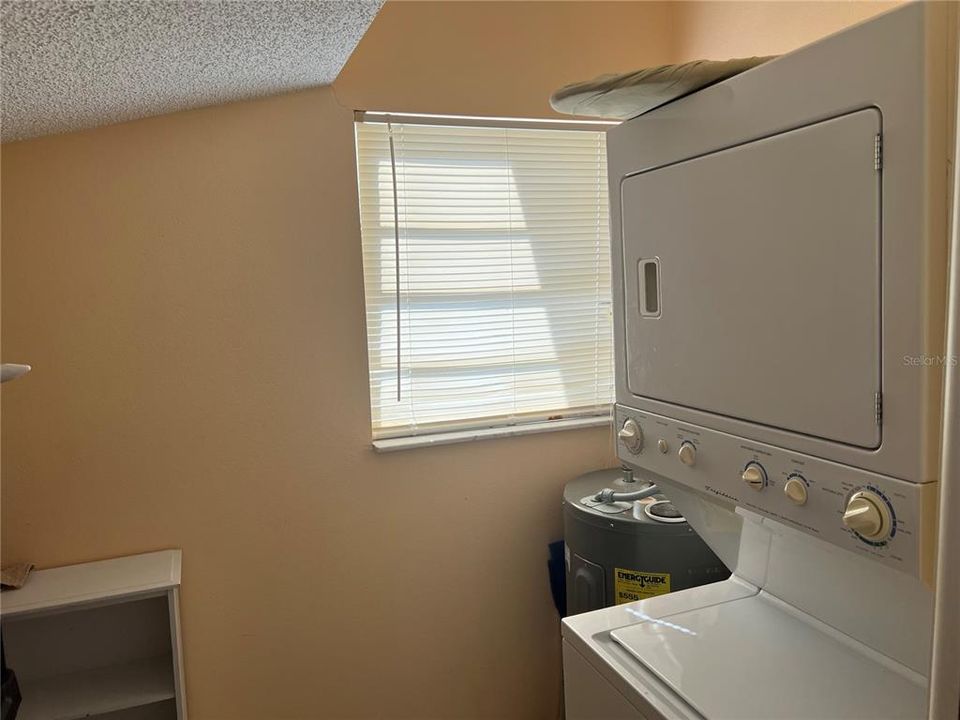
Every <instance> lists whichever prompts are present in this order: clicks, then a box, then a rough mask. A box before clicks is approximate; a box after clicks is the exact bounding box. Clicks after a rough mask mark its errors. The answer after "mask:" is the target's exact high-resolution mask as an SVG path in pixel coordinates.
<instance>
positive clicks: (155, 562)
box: [0, 550, 180, 620]
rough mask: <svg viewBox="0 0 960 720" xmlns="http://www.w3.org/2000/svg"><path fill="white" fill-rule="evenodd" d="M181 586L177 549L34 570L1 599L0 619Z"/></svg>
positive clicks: (94, 603)
mask: <svg viewBox="0 0 960 720" xmlns="http://www.w3.org/2000/svg"><path fill="white" fill-rule="evenodd" d="M179 584H180V551H179V550H161V551H159V552H152V553H145V554H143V555H130V556H128V557H121V558H115V559H113V560H101V561H99V562H90V563H83V564H81V565H68V566H66V567H59V568H51V569H49V570H36V571H34V572H33V573H31V574H30V576H29V577H28V578H27V582H26V584H25V585H24V586H23V587H22V588H20V589H18V590H5V591H4V592H3V594H2V595H0V616H2V617H3V618H4V619H5V620H7V619H13V618H14V617H21V616H28V615H33V614H36V613H41V612H45V611H50V610H53V609H66V608H74V607H76V606H81V605H96V604H99V603H106V602H116V601H117V600H118V599H123V598H129V597H134V596H137V595H149V594H153V593H157V594H159V593H162V592H164V591H166V590H169V589H170V588H173V587H177V586H178V585H179Z"/></svg>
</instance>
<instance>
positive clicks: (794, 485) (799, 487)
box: [783, 475, 807, 505]
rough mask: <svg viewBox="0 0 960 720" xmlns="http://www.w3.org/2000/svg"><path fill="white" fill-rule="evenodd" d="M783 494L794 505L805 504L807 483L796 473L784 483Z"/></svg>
mask: <svg viewBox="0 0 960 720" xmlns="http://www.w3.org/2000/svg"><path fill="white" fill-rule="evenodd" d="M783 494H784V495H786V496H787V499H788V500H789V501H790V502H792V503H793V504H794V505H806V504H807V484H806V483H805V482H804V481H803V480H801V479H800V478H799V477H798V476H796V475H794V476H793V477H792V478H789V479H788V480H787V482H786V483H784V485H783Z"/></svg>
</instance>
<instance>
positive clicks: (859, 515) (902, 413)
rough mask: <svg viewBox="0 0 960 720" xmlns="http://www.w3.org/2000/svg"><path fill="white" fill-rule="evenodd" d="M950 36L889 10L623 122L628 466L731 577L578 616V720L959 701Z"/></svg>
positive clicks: (623, 414) (926, 13)
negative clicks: (936, 666)
mask: <svg viewBox="0 0 960 720" xmlns="http://www.w3.org/2000/svg"><path fill="white" fill-rule="evenodd" d="M955 30H956V16H955V8H954V7H952V6H951V5H950V4H946V3H943V4H940V3H922V4H913V5H907V6H904V7H900V8H897V9H895V10H893V11H891V12H889V13H887V14H885V15H882V16H879V17H878V18H875V19H873V20H871V21H868V22H866V23H863V24H861V25H858V26H855V27H853V28H850V29H848V30H845V31H843V32H841V33H838V34H836V35H834V36H831V37H828V38H826V39H823V40H821V41H819V42H817V43H815V44H813V45H810V46H808V47H805V48H802V49H800V50H798V51H796V52H793V53H790V54H788V55H784V56H782V57H780V58H777V59H775V60H772V61H770V62H767V63H765V64H762V65H760V66H758V67H755V68H753V69H750V70H748V71H746V72H744V73H742V74H739V75H736V76H735V77H732V78H729V79H727V80H724V81H722V82H719V83H717V84H714V85H711V86H710V87H707V88H705V89H703V90H700V91H698V92H696V93H694V94H692V95H689V96H687V97H685V98H682V99H680V100H677V101H675V102H672V103H670V104H668V105H665V106H663V107H660V108H658V109H656V110H653V111H651V112H649V113H646V114H644V115H641V116H639V117H637V118H635V119H632V120H629V121H627V122H624V123H623V124H621V125H619V126H617V127H615V128H613V129H612V130H611V131H610V132H609V136H608V156H609V172H610V198H611V228H612V233H611V234H612V238H613V258H614V261H613V273H614V287H615V290H614V309H615V335H616V350H617V357H616V394H617V405H616V418H615V422H616V424H617V428H618V430H620V431H621V433H622V438H623V441H621V442H620V443H619V445H618V455H619V457H620V459H621V460H622V461H623V462H624V463H625V464H627V465H628V466H629V467H631V468H633V469H634V470H635V472H636V473H637V474H638V476H642V477H644V478H645V479H650V480H653V481H655V482H656V483H657V485H658V486H659V487H660V488H661V490H662V491H663V492H664V493H665V494H666V496H667V497H668V498H669V499H670V500H671V501H672V502H673V504H674V505H675V506H676V508H677V509H678V510H679V512H681V513H682V514H683V515H684V516H685V518H686V519H687V521H688V522H689V523H690V525H691V526H692V527H693V528H694V529H696V531H697V532H698V533H699V535H700V536H701V537H702V538H703V539H704V540H705V541H706V543H707V544H708V545H709V546H710V547H711V548H712V550H713V551H714V552H715V553H716V554H717V556H718V557H719V558H720V559H721V560H722V561H723V562H724V564H726V565H727V567H729V568H730V569H731V570H732V573H733V574H732V575H731V576H730V578H729V579H727V580H723V581H721V582H715V583H711V584H707V585H702V586H700V587H694V588H691V589H686V590H682V591H680V592H676V593H670V594H665V595H658V596H654V597H648V598H644V599H641V600H638V601H636V602H631V603H625V604H621V605H616V606H614V607H609V608H605V609H601V610H595V611H593V612H589V613H585V614H581V615H575V616H573V617H568V618H566V619H565V620H564V621H563V628H562V630H563V655H564V678H565V696H566V712H567V718H568V720H596V719H598V718H647V719H648V720H653V719H655V718H671V719H684V720H686V719H689V718H710V719H713V718H717V719H720V718H729V719H734V718H736V719H738V720H743V719H745V718H763V719H769V718H793V719H796V720H801V719H802V720H813V719H816V718H819V719H822V720H838V719H841V718H843V719H846V718H864V719H867V718H869V719H878V718H880V719H885V720H886V719H892V718H925V717H927V715H928V711H929V709H930V707H936V708H939V710H937V712H939V713H942V709H943V708H944V707H946V708H948V710H949V708H951V707H952V709H953V710H954V711H956V709H957V704H956V703H957V701H956V693H957V682H956V681H960V670H957V669H956V666H955V665H954V666H953V671H954V672H956V675H955V676H953V680H951V679H950V678H951V675H950V671H949V670H948V672H947V673H945V674H944V673H941V674H940V675H939V676H938V677H941V678H947V681H945V682H939V681H938V684H937V687H936V688H935V693H934V697H933V705H931V697H930V687H929V685H930V676H931V646H932V643H933V618H934V597H935V596H934V588H935V584H936V578H935V560H936V553H937V507H938V497H939V494H940V486H941V485H942V484H944V483H947V482H956V481H957V478H955V477H953V478H941V472H940V459H941V452H942V451H944V452H945V451H947V450H949V448H950V443H951V442H952V439H951V438H950V437H949V436H947V437H946V438H944V437H943V435H942V433H943V432H944V428H945V427H947V428H949V427H950V426H951V424H952V422H953V420H952V419H951V418H949V417H946V418H945V417H944V416H943V406H942V396H943V378H944V374H945V371H946V372H947V373H955V372H956V371H955V369H954V368H953V366H952V364H951V362H950V357H949V356H948V355H947V354H946V349H945V330H944V328H945V324H946V315H947V302H946V297H947V280H948V262H947V253H948V245H949V242H948V236H949V233H948V222H947V221H948V214H949V202H948V192H949V182H948V177H949V169H950V168H949V159H950V157H951V154H952V153H953V146H952V144H951V140H950V138H951V134H952V110H953V104H952V103H953V98H952V93H953V90H954V88H955V81H956V78H955V69H956V58H955V54H954V47H953V44H954V42H955ZM954 272H955V273H956V269H954ZM955 292H956V291H955ZM958 309H960V308H953V312H954V314H952V315H951V316H950V319H949V322H950V323H951V324H952V326H953V327H955V326H956V324H957V316H956V314H955V312H956V310H958ZM954 364H955V361H954ZM638 436H640V437H642V438H643V439H644V440H645V442H643V443H641V444H640V445H639V449H637V443H636V442H635V439H636V438H637V437H638ZM664 445H666V446H668V447H669V448H671V451H670V452H661V451H660V450H659V449H658V448H661V447H663V446H664ZM947 515H948V514H947V513H946V512H944V513H943V517H944V518H947V521H948V522H952V521H953V520H952V518H948V517H947ZM953 614H954V615H955V609H954V610H953ZM941 615H944V616H947V615H950V612H949V610H948V611H947V612H946V613H941ZM938 617H939V615H938ZM940 717H946V715H943V714H940Z"/></svg>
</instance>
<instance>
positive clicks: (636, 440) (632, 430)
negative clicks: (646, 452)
mask: <svg viewBox="0 0 960 720" xmlns="http://www.w3.org/2000/svg"><path fill="white" fill-rule="evenodd" d="M617 437H619V438H620V442H622V443H623V446H624V447H625V448H626V449H627V450H629V451H630V452H632V453H633V454H634V455H636V454H637V453H638V452H640V450H641V449H642V448H643V430H641V429H640V426H639V425H638V424H637V421H636V420H634V419H633V418H627V419H626V420H625V421H624V422H623V427H621V428H620V432H618V433H617Z"/></svg>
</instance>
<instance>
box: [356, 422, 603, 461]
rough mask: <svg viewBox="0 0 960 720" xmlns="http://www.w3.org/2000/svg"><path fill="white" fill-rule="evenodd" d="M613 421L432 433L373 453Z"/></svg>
mask: <svg viewBox="0 0 960 720" xmlns="http://www.w3.org/2000/svg"><path fill="white" fill-rule="evenodd" d="M610 420H611V418H610V416H609V415H598V416H593V417H582V418H568V419H565V420H547V421H545V422H537V423H527V424H525V425H512V426H509V427H496V428H481V429H478V430H458V431H455V432H438V433H431V434H429V435H413V436H411V437H399V438H383V439H382V440H374V441H373V449H374V450H376V451H377V452H378V453H384V452H395V451H397V450H409V449H411V448H421V447H428V446H430V445H450V444H453V443H461V442H470V441H473V440H489V439H493V438H505V437H514V436H516V435H533V434H534V433H545V432H557V431H559V430H577V429H579V428H589V427H602V426H603V425H609V424H610Z"/></svg>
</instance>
